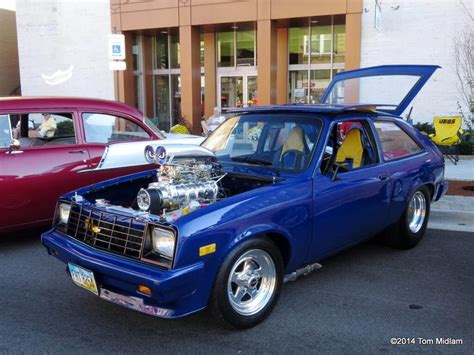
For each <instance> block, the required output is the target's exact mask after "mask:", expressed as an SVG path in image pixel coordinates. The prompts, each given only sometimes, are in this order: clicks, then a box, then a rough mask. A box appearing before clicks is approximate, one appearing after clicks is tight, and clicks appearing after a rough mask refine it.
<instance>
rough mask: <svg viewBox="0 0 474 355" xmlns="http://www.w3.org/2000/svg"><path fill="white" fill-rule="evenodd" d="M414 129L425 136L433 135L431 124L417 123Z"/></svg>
mask: <svg viewBox="0 0 474 355" xmlns="http://www.w3.org/2000/svg"><path fill="white" fill-rule="evenodd" d="M414 127H415V128H416V129H418V130H419V131H420V132H425V133H427V134H432V133H435V130H434V128H433V124H432V123H427V122H424V123H417V124H415V125H414Z"/></svg>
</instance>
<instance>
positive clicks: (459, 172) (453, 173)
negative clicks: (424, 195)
mask: <svg viewBox="0 0 474 355" xmlns="http://www.w3.org/2000/svg"><path fill="white" fill-rule="evenodd" d="M445 159H446V162H445V167H446V169H445V172H444V177H445V179H447V180H467V181H473V180H474V155H464V156H463V155H461V156H460V157H459V161H458V163H457V164H456V165H454V164H453V162H452V161H451V160H449V159H448V158H445Z"/></svg>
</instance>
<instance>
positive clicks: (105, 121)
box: [82, 113, 151, 143]
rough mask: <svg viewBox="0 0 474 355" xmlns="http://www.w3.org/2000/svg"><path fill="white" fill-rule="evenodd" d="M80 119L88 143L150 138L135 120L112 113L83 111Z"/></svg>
mask: <svg viewBox="0 0 474 355" xmlns="http://www.w3.org/2000/svg"><path fill="white" fill-rule="evenodd" d="M82 121H83V122H84V132H85V135H86V142H88V143H110V142H117V141H130V140H144V139H150V138H151V137H150V135H149V134H148V133H147V132H146V131H145V130H144V129H143V128H142V127H140V126H139V125H138V124H136V123H135V122H132V121H130V120H127V119H125V118H122V117H118V116H114V115H106V114H103V113H84V114H83V115H82Z"/></svg>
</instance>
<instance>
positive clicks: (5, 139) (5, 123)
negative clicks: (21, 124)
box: [0, 115, 12, 148]
mask: <svg viewBox="0 0 474 355" xmlns="http://www.w3.org/2000/svg"><path fill="white" fill-rule="evenodd" d="M8 118H9V117H8V115H0V148H8V147H9V146H10V142H11V139H12V136H11V130H10V122H9V119H8Z"/></svg>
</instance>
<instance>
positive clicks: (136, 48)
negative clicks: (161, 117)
mask: <svg viewBox="0 0 474 355" xmlns="http://www.w3.org/2000/svg"><path fill="white" fill-rule="evenodd" d="M142 43H143V39H142V36H140V35H136V34H134V35H133V38H132V53H133V58H132V61H133V82H134V85H133V88H134V91H135V92H134V105H135V107H136V108H137V109H139V110H140V111H143V109H144V106H145V102H144V96H143V45H142Z"/></svg>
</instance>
